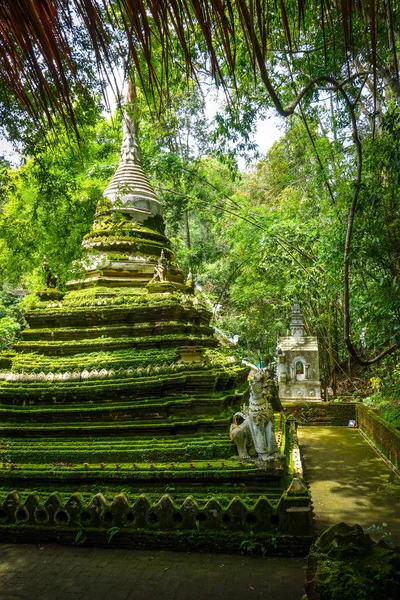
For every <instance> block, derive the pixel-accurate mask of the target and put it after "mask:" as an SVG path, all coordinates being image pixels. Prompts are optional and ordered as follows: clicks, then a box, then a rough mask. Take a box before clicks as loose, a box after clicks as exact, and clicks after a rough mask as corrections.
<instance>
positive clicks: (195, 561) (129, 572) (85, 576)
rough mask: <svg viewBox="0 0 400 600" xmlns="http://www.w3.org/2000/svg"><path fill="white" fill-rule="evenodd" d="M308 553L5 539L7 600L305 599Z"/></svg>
mask: <svg viewBox="0 0 400 600" xmlns="http://www.w3.org/2000/svg"><path fill="white" fill-rule="evenodd" d="M303 566H304V560H303V559H299V558H287V559H285V558H266V559H263V558H260V557H255V558H252V557H250V556H232V555H224V554H191V553H178V552H164V551H157V552H150V551H146V552H144V551H135V550H120V549H118V550H116V549H99V548H73V547H66V546H57V545H53V544H51V545H46V546H33V545H25V544H21V545H12V544H0V600H5V599H7V600H11V599H13V600H14V599H17V598H29V599H31V598H32V599H37V600H86V599H89V600H91V599H92V598H93V599H94V600H102V599H103V598H107V599H108V600H128V599H129V600H133V599H135V600H150V599H151V600H158V599H160V600H172V599H173V600H189V599H190V600H206V599H207V600H217V599H218V600H221V599H227V600H247V599H255V598H262V599H263V600H300V598H301V596H302V595H303V593H304V572H303Z"/></svg>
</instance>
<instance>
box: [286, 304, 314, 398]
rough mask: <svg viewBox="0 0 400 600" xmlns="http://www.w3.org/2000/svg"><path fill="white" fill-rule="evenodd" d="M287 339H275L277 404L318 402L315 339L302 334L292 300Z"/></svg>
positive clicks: (297, 308)
mask: <svg viewBox="0 0 400 600" xmlns="http://www.w3.org/2000/svg"><path fill="white" fill-rule="evenodd" d="M290 333H291V335H290V336H283V337H280V338H278V348H277V354H278V382H279V397H280V399H281V401H284V402H285V401H286V402H288V401H289V402H295V401H304V400H306V401H307V402H309V401H314V402H315V401H316V402H318V401H321V382H320V380H319V354H318V339H317V338H316V337H314V336H309V335H305V334H304V323H303V315H302V312H301V309H300V306H299V303H298V302H297V299H296V298H295V299H294V302H293V308H292V320H291V323H290Z"/></svg>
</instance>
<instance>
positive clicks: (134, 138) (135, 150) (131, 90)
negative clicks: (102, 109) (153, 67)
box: [121, 80, 140, 165]
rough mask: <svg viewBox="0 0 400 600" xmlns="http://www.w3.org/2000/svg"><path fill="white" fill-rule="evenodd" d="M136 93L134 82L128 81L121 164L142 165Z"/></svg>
mask: <svg viewBox="0 0 400 600" xmlns="http://www.w3.org/2000/svg"><path fill="white" fill-rule="evenodd" d="M135 101H136V92H135V87H134V85H133V82H132V80H129V81H128V91H127V93H126V98H125V109H124V112H123V115H122V133H123V138H122V147H121V163H126V162H132V163H135V164H138V165H140V146H139V137H138V125H137V121H136V119H135V118H134V114H133V113H134V107H135Z"/></svg>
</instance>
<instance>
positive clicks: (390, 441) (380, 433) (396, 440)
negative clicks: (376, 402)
mask: <svg viewBox="0 0 400 600" xmlns="http://www.w3.org/2000/svg"><path fill="white" fill-rule="evenodd" d="M357 422H358V426H359V428H360V429H361V430H362V431H363V432H364V433H365V434H366V435H367V436H368V437H369V438H371V440H372V441H373V442H374V444H375V445H376V447H377V448H378V449H379V450H380V451H381V452H382V453H383V454H384V455H385V456H386V458H388V459H389V460H390V462H391V463H392V464H393V465H394V466H395V467H397V468H399V467H400V431H399V430H398V429H396V427H393V425H390V424H389V423H387V422H386V421H385V420H384V419H382V418H381V417H380V416H378V415H377V413H376V412H375V411H374V410H371V409H370V408H368V407H367V406H364V405H363V404H357Z"/></svg>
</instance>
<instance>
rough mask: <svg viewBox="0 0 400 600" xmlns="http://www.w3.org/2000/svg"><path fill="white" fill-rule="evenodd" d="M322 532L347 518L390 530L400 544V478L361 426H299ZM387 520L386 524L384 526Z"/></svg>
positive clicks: (364, 525)
mask: <svg viewBox="0 0 400 600" xmlns="http://www.w3.org/2000/svg"><path fill="white" fill-rule="evenodd" d="M298 437H299V443H300V448H301V453H302V457H303V464H304V468H305V477H306V479H307V481H308V483H309V485H310V490H311V495H312V501H313V506H314V513H315V515H314V516H315V526H316V532H317V534H319V533H322V531H324V530H325V529H326V528H327V527H329V526H330V525H333V524H334V523H338V522H340V521H345V522H346V523H348V524H349V525H354V524H355V523H358V524H359V525H361V526H362V527H363V528H364V530H365V529H366V528H368V527H370V526H371V525H375V526H379V527H380V528H381V531H382V532H386V531H388V532H391V534H392V535H391V536H390V537H391V539H392V541H393V542H394V543H396V544H398V545H400V478H399V477H398V476H397V475H396V474H395V473H394V472H393V471H392V470H391V469H390V468H389V467H388V466H387V465H386V463H385V462H384V461H383V460H382V459H381V458H380V457H379V456H378V455H377V454H376V453H375V452H374V450H373V449H372V448H371V446H370V445H369V444H368V442H366V441H365V439H364V438H363V437H362V436H361V434H360V433H359V431H358V430H357V429H351V428H348V427H299V429H298ZM382 523H386V524H387V527H382Z"/></svg>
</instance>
